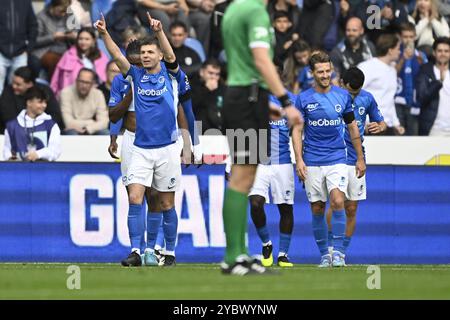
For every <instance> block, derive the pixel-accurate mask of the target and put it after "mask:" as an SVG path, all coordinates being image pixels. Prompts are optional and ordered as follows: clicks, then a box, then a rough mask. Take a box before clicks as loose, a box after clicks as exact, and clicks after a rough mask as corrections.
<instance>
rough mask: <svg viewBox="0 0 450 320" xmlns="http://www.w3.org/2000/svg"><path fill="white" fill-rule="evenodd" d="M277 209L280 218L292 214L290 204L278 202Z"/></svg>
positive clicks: (291, 215)
mask: <svg viewBox="0 0 450 320" xmlns="http://www.w3.org/2000/svg"><path fill="white" fill-rule="evenodd" d="M278 209H279V211H280V215H281V217H282V218H283V217H285V218H289V217H293V216H294V207H293V206H292V205H291V204H279V205H278Z"/></svg>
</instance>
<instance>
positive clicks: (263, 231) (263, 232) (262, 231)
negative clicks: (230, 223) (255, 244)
mask: <svg viewBox="0 0 450 320" xmlns="http://www.w3.org/2000/svg"><path fill="white" fill-rule="evenodd" d="M256 232H257V233H258V236H259V238H260V239H261V241H262V242H263V243H267V242H269V241H270V237H269V230H267V226H264V227H261V228H259V229H256Z"/></svg>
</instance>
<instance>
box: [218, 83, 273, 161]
mask: <svg viewBox="0 0 450 320" xmlns="http://www.w3.org/2000/svg"><path fill="white" fill-rule="evenodd" d="M251 91H252V90H251V87H250V86H235V87H233V86H232V87H227V90H226V92H225V97H224V106H223V113H222V115H223V131H224V132H223V133H224V134H225V135H226V136H227V139H228V145H229V147H230V155H231V160H232V163H233V164H259V163H263V164H266V163H268V162H269V159H270V125H269V100H268V99H269V92H268V91H267V90H266V89H263V88H261V87H259V88H258V94H257V95H255V94H253V95H254V96H255V97H256V96H257V101H250V99H249V97H250V96H251ZM239 129H241V130H239Z"/></svg>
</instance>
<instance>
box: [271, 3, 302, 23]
mask: <svg viewBox="0 0 450 320" xmlns="http://www.w3.org/2000/svg"><path fill="white" fill-rule="evenodd" d="M267 11H269V16H270V20H271V21H274V19H275V12H277V11H284V12H287V13H288V14H289V21H291V22H292V27H293V29H294V30H297V27H298V17H299V16H300V11H299V10H298V7H297V1H296V0H269V3H268V4H267Z"/></svg>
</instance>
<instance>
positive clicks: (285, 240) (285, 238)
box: [279, 232, 291, 254]
mask: <svg viewBox="0 0 450 320" xmlns="http://www.w3.org/2000/svg"><path fill="white" fill-rule="evenodd" d="M290 244H291V235H290V234H287V233H281V232H280V250H279V252H284V253H286V254H287V253H288V251H289V245H290Z"/></svg>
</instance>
